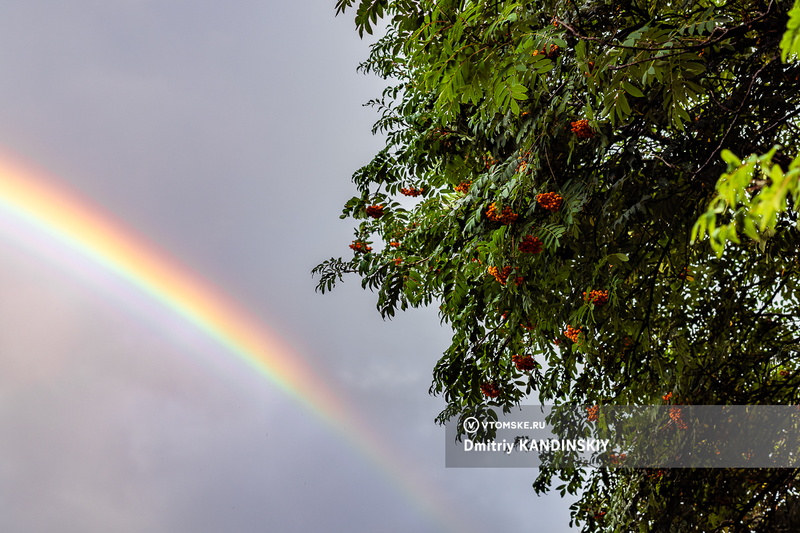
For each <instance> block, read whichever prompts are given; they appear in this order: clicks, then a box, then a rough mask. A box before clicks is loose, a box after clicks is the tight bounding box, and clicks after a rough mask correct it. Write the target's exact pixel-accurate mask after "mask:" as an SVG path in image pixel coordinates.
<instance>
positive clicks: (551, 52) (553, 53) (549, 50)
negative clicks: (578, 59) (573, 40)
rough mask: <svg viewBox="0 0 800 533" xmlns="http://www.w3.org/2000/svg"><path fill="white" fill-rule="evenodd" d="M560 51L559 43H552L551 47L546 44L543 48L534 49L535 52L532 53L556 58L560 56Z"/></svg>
mask: <svg viewBox="0 0 800 533" xmlns="http://www.w3.org/2000/svg"><path fill="white" fill-rule="evenodd" d="M559 51H560V50H559V48H558V45H557V44H551V45H550V46H549V47H548V46H545V47H544V48H542V49H541V50H534V51H533V54H531V55H534V56H545V57H546V58H547V59H555V58H556V57H558V54H559Z"/></svg>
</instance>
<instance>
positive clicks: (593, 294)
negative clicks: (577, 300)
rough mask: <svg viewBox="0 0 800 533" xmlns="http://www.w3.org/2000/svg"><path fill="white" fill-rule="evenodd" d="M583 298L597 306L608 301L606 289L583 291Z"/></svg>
mask: <svg viewBox="0 0 800 533" xmlns="http://www.w3.org/2000/svg"><path fill="white" fill-rule="evenodd" d="M583 299H584V301H587V302H590V303H593V304H594V305H597V306H600V305H605V304H607V303H608V291H589V294H586V293H585V292H584V293H583Z"/></svg>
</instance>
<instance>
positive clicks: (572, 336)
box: [564, 324, 583, 342]
mask: <svg viewBox="0 0 800 533" xmlns="http://www.w3.org/2000/svg"><path fill="white" fill-rule="evenodd" d="M582 332H583V330H582V329H581V328H573V327H572V326H570V325H569V324H567V329H566V331H564V336H565V337H566V338H568V339H569V340H571V341H572V342H578V339H579V338H580V335H581V333H582Z"/></svg>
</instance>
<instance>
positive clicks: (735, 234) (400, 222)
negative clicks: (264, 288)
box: [314, 0, 800, 531]
mask: <svg viewBox="0 0 800 533" xmlns="http://www.w3.org/2000/svg"><path fill="white" fill-rule="evenodd" d="M351 8H352V9H354V10H355V22H356V27H357V30H358V31H359V33H360V34H361V35H363V34H364V33H365V32H366V33H372V32H373V31H374V28H375V27H376V25H377V24H378V22H379V20H382V21H383V25H382V27H385V30H382V31H384V33H383V34H382V36H380V38H378V40H377V41H376V42H375V43H374V44H373V45H372V46H371V49H370V54H369V58H368V59H367V60H366V61H365V62H364V63H362V65H361V66H360V69H361V70H362V71H363V72H366V73H371V74H376V75H378V76H381V77H382V78H384V79H385V80H386V82H387V88H386V89H385V91H384V92H383V94H382V95H381V96H380V97H378V98H376V99H375V100H373V101H371V102H369V104H370V105H372V106H374V107H375V108H376V109H377V110H378V111H379V113H380V118H379V119H378V121H377V123H376V124H375V127H374V132H376V133H377V132H381V133H383V134H384V135H385V137H386V146H385V148H384V149H383V150H381V151H380V152H379V153H378V154H377V155H376V156H375V157H374V159H373V160H372V161H371V162H370V163H369V164H367V165H366V166H364V167H363V168H361V169H360V170H358V171H357V172H356V173H355V174H354V176H353V182H354V184H355V187H356V190H357V193H356V196H354V197H353V198H352V199H351V200H349V201H348V202H347V203H346V205H345V207H344V211H343V214H342V217H343V218H352V219H354V220H355V221H356V228H355V238H354V241H353V243H352V244H350V248H351V249H352V257H351V258H349V259H343V258H333V259H330V260H328V261H325V262H323V263H322V264H320V265H319V266H318V267H317V268H315V269H314V273H315V274H317V275H319V285H318V289H320V290H322V291H323V292H324V291H326V290H330V289H331V288H332V287H333V286H334V284H335V283H336V282H337V281H340V280H341V279H342V277H343V275H344V274H347V273H356V274H358V275H359V276H360V277H361V278H362V284H363V286H364V287H365V288H369V289H372V290H375V291H377V294H378V309H379V311H380V312H381V314H382V315H383V316H384V317H391V316H393V315H394V313H395V312H396V311H397V310H405V309H407V308H409V307H419V306H424V305H428V304H435V305H438V306H439V310H440V316H441V320H442V322H443V323H445V324H447V325H449V327H450V328H452V331H453V338H452V344H451V345H450V347H449V348H448V349H447V350H446V352H445V353H444V354H443V355H442V357H441V359H440V360H439V362H438V363H437V364H436V366H435V368H434V369H433V384H432V386H431V392H432V393H434V394H438V395H441V396H442V397H443V399H444V400H445V401H446V402H447V405H446V407H445V408H444V410H443V411H442V413H441V415H440V416H439V418H438V421H439V422H444V421H447V420H450V419H453V418H458V417H463V416H467V415H474V414H479V415H484V416H491V415H490V414H489V412H490V410H492V409H494V410H497V409H500V410H509V409H510V408H512V407H513V406H515V405H517V404H519V403H520V402H523V401H526V400H528V401H530V400H531V399H537V396H538V401H541V402H548V403H553V404H556V405H558V404H579V405H580V404H583V405H590V406H593V405H612V404H617V405H651V404H663V403H665V402H668V403H671V404H672V403H674V404H678V403H681V404H698V405H701V404H798V403H800V398H799V396H800V390H799V389H798V386H799V385H800V361H798V355H800V336H799V335H798V322H799V320H798V317H799V316H800V297H799V295H798V287H797V275H798V273H800V255H798V253H800V232H798V229H797V213H796V210H795V199H796V198H798V197H800V187H799V186H798V180H797V175H798V173H800V160H797V159H793V158H795V157H796V156H797V154H798V150H797V142H796V139H798V126H799V125H800V119H799V118H798V117H799V116H800V63H798V62H796V61H792V54H796V53H797V51H798V49H800V45H798V42H800V33H799V32H798V22H799V21H800V6H794V9H792V3H791V2H789V1H786V0H784V1H769V2H767V1H766V0H765V1H761V0H731V1H726V0H714V1H712V0H685V1H681V2H677V1H669V0H662V1H659V0H627V1H622V2H611V1H605V0H574V1H573V0H567V1H561V2H559V1H554V0H541V1H537V2H513V1H505V0H497V1H488V0H473V1H466V0H438V1H433V0H362V1H360V2H356V1H355V0H338V2H337V6H336V9H337V13H342V12H346V11H348V10H349V9H351ZM790 12H791V15H792V18H791V22H790ZM787 23H788V24H789V31H788V32H787ZM782 40H783V46H781V43H782ZM734 154H736V155H734ZM750 154H754V155H752V156H750ZM737 155H738V156H741V157H745V158H747V157H748V156H750V157H749V159H746V160H745V161H741V160H739V159H737V157H736V156H737ZM784 169H785V170H784ZM721 175H722V176H723V178H722V179H720V176H721ZM718 182H719V183H718ZM708 236H710V238H708ZM731 241H732V242H731ZM726 244H727V245H726ZM520 361H524V363H523V364H520ZM559 480H560V481H559ZM797 482H798V472H797V471H795V470H770V469H767V470H722V469H720V470H692V469H684V470H666V471H659V472H652V471H645V470H629V469H612V470H608V469H602V470H580V469H577V470H575V469H563V468H560V469H559V468H542V469H541V470H540V473H539V476H538V478H537V479H536V481H535V482H534V488H535V489H536V490H537V491H539V492H543V491H546V490H548V489H549V488H550V487H551V486H552V485H553V484H556V483H560V485H559V486H558V487H557V489H558V490H560V491H561V492H562V494H563V493H565V492H567V491H568V492H570V493H580V494H581V495H582V496H581V499H580V501H578V503H576V504H575V505H574V506H573V509H572V518H573V521H574V522H576V523H579V524H581V525H582V527H583V530H584V531H790V530H791V531H795V530H797V528H798V527H800V526H798V524H800V521H799V520H798V512H800V502H798V491H797Z"/></svg>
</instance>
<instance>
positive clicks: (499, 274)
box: [487, 266, 511, 285]
mask: <svg viewBox="0 0 800 533" xmlns="http://www.w3.org/2000/svg"><path fill="white" fill-rule="evenodd" d="M487 270H488V272H489V274H491V275H492V276H494V279H496V280H497V281H498V282H500V284H501V285H505V284H506V281H507V280H508V275H509V274H511V267H510V266H507V267H503V269H502V270H500V269H499V268H497V267H489V268H488V269H487Z"/></svg>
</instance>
